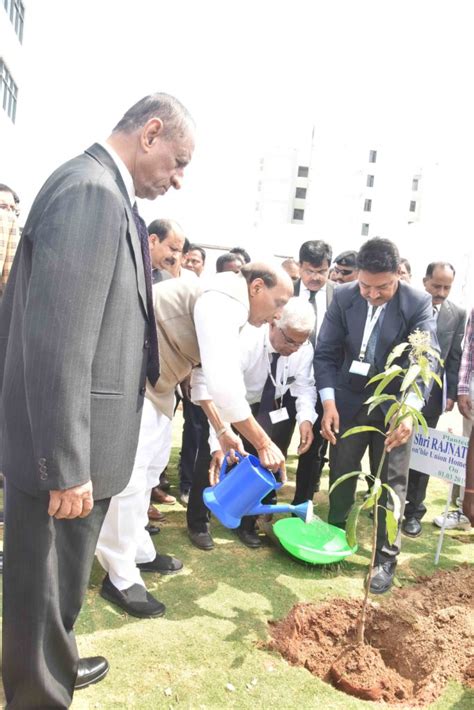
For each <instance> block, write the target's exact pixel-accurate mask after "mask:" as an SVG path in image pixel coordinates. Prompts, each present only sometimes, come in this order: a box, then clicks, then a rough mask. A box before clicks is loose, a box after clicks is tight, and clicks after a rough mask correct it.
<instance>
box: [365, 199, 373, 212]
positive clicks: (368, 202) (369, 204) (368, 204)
mask: <svg viewBox="0 0 474 710" xmlns="http://www.w3.org/2000/svg"><path fill="white" fill-rule="evenodd" d="M371 210H372V200H366V201H365V202H364V212H371Z"/></svg>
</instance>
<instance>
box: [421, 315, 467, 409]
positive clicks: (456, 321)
mask: <svg viewBox="0 0 474 710" xmlns="http://www.w3.org/2000/svg"><path fill="white" fill-rule="evenodd" d="M465 325H466V311H465V310H464V309H463V308H459V306H456V305H455V304H454V303H452V302H451V301H444V303H443V304H442V305H441V307H440V309H439V313H438V319H437V323H436V332H437V335H438V342H439V347H440V353H441V357H442V359H443V360H444V366H443V367H442V368H441V371H440V372H439V375H440V377H441V379H443V374H445V375H446V397H447V398H448V399H452V400H454V401H455V400H456V399H457V390H458V372H459V365H460V362H461V355H462V339H463V337H464V328H465ZM442 410H443V393H442V390H441V388H440V387H439V385H438V384H437V383H436V382H435V383H434V384H433V388H432V390H431V394H430V397H429V400H428V402H427V403H426V405H425V407H424V408H423V414H424V415H425V416H428V417H434V418H436V417H439V416H440V415H441V414H442Z"/></svg>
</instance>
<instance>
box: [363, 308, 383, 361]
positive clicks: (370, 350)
mask: <svg viewBox="0 0 474 710" xmlns="http://www.w3.org/2000/svg"><path fill="white" fill-rule="evenodd" d="M371 308H372V314H371V320H372V318H373V317H374V314H375V310H376V309H375V306H371ZM379 330H380V316H379V317H378V318H377V322H376V324H375V325H374V328H373V330H372V332H371V334H370V338H369V342H368V343H367V350H366V351H365V362H370V364H371V365H374V363H375V348H376V346H377V338H378V337H379Z"/></svg>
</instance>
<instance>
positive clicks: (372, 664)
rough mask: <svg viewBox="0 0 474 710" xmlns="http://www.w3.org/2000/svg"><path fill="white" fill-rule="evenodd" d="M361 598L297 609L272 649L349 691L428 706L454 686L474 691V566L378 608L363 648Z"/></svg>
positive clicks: (274, 629) (274, 630)
mask: <svg viewBox="0 0 474 710" xmlns="http://www.w3.org/2000/svg"><path fill="white" fill-rule="evenodd" d="M361 603H362V602H361V600H351V599H334V600H332V601H330V602H326V603H323V604H296V606H294V607H293V608H292V609H291V611H290V613H289V614H288V616H287V617H286V618H285V619H283V620H282V621H278V622H271V623H270V633H271V636H272V639H271V641H270V642H269V647H270V648H272V649H274V650H276V651H278V652H279V653H281V654H282V655H283V656H284V658H286V659H287V660H288V661H289V662H290V663H292V664H294V665H301V666H304V667H305V668H307V669H308V670H309V671H310V672H311V673H313V674H314V675H317V676H318V677H319V678H322V679H323V680H325V681H327V682H330V683H333V685H335V686H336V687H339V688H341V689H343V690H345V691H346V692H349V693H351V694H356V695H358V696H359V697H363V698H366V699H372V700H384V701H385V702H388V703H404V704H406V705H413V706H422V705H425V704H429V703H431V702H432V701H433V700H435V699H436V698H437V697H438V696H439V695H440V693H441V692H442V690H443V688H444V686H445V685H446V683H447V681H448V680H451V679H453V680H458V681H460V682H463V683H465V684H467V685H469V686H471V687H474V568H473V567H469V566H463V567H458V568H455V569H454V570H451V571H449V572H444V571H439V572H437V573H436V574H434V575H433V576H432V577H425V578H420V579H419V580H418V582H417V584H415V585H413V586H412V587H409V588H405V589H398V590H395V591H394V592H393V593H392V595H391V597H390V598H388V599H387V600H384V601H383V602H382V603H381V604H375V603H373V602H372V603H371V604H370V608H369V610H368V614H367V624H366V641H367V644H365V645H364V646H356V645H355V639H356V625H357V619H358V616H359V613H360V609H361Z"/></svg>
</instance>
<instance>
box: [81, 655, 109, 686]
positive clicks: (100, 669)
mask: <svg viewBox="0 0 474 710" xmlns="http://www.w3.org/2000/svg"><path fill="white" fill-rule="evenodd" d="M108 672H109V663H108V661H107V659H106V658H104V657H103V656H92V657H91V658H80V659H79V664H78V666H77V676H76V682H75V684H74V688H75V690H81V688H87V686H88V685H92V684H93V683H98V682H99V680H102V678H105V676H106V675H107V673H108Z"/></svg>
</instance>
